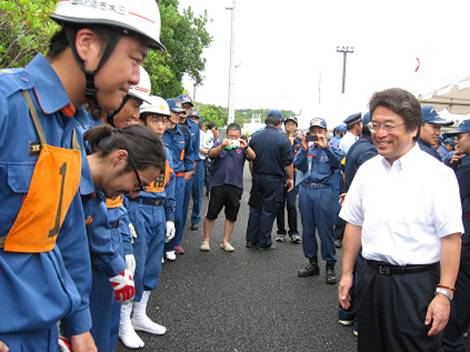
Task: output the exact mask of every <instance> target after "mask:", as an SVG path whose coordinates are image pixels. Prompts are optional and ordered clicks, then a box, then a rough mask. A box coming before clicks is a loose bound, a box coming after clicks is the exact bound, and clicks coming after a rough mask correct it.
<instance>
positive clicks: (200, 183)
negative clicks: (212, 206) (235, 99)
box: [188, 110, 206, 231]
mask: <svg viewBox="0 0 470 352" xmlns="http://www.w3.org/2000/svg"><path fill="white" fill-rule="evenodd" d="M188 117H189V119H190V120H191V121H193V122H194V123H196V124H197V126H198V128H199V146H198V159H197V162H196V163H195V164H194V176H193V179H192V180H193V181H192V182H193V188H192V191H191V192H192V193H191V196H192V198H193V209H192V214H191V230H193V231H196V230H198V229H199V224H200V223H201V206H202V198H203V196H204V192H203V190H204V180H205V177H206V173H205V164H204V161H205V156H204V155H201V147H202V145H201V143H203V138H201V137H202V136H201V133H204V131H201V125H202V124H203V123H204V119H201V116H200V115H199V111H197V110H191V111H190V112H189V115H188Z"/></svg>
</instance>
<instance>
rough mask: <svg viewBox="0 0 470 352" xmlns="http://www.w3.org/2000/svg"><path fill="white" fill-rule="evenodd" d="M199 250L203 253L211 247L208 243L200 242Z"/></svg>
mask: <svg viewBox="0 0 470 352" xmlns="http://www.w3.org/2000/svg"><path fill="white" fill-rule="evenodd" d="M199 249H200V250H201V251H203V252H209V251H210V250H211V246H210V244H209V242H207V241H202V243H201V247H199Z"/></svg>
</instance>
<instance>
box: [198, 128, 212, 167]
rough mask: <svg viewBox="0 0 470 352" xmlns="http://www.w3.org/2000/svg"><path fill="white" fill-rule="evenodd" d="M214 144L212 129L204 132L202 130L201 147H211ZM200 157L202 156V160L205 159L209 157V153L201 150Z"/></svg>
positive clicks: (200, 136)
mask: <svg viewBox="0 0 470 352" xmlns="http://www.w3.org/2000/svg"><path fill="white" fill-rule="evenodd" d="M213 144H214V142H213V137H212V131H206V132H203V131H202V130H201V133H200V135H199V148H204V149H211V148H212V145H213ZM199 157H200V158H201V160H204V159H206V158H207V155H205V154H202V153H201V152H200V153H199Z"/></svg>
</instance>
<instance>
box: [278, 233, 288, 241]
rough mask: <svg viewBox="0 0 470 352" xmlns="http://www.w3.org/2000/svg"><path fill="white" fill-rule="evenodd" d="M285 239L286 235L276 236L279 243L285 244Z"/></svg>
mask: <svg viewBox="0 0 470 352" xmlns="http://www.w3.org/2000/svg"><path fill="white" fill-rule="evenodd" d="M285 237H286V236H285V235H280V234H278V235H276V241H277V242H284V239H285Z"/></svg>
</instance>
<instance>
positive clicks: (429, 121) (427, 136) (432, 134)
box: [418, 105, 453, 161]
mask: <svg viewBox="0 0 470 352" xmlns="http://www.w3.org/2000/svg"><path fill="white" fill-rule="evenodd" d="M452 124H453V121H449V120H444V119H443V118H442V117H440V116H439V114H438V113H437V111H436V109H434V108H433V107H432V106H429V105H426V106H423V107H422V108H421V127H420V129H419V138H418V144H419V147H420V148H421V150H423V151H425V152H426V153H428V154H429V155H431V156H433V157H435V158H436V159H437V160H439V161H442V157H441V155H440V154H439V153H438V152H437V146H438V145H439V144H440V140H439V137H440V132H441V127H442V126H451V125H452Z"/></svg>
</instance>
